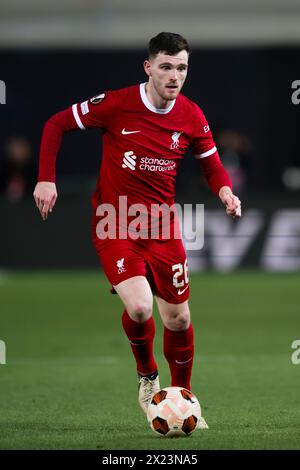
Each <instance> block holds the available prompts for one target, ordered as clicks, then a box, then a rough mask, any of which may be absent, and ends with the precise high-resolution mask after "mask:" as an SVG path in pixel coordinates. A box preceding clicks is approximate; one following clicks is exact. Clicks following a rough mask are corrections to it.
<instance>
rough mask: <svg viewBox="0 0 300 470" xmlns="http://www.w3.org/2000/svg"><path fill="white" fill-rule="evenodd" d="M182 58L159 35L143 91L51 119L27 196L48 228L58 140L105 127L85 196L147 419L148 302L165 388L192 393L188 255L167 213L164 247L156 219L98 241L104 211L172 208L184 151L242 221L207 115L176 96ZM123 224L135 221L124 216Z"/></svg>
mask: <svg viewBox="0 0 300 470" xmlns="http://www.w3.org/2000/svg"><path fill="white" fill-rule="evenodd" d="M189 54H190V48H189V45H188V43H187V41H186V39H184V38H183V37H182V36H180V35H179V34H174V33H160V34H158V35H157V36H156V37H154V38H152V39H151V40H150V42H149V57H148V59H147V60H145V62H144V70H145V73H146V75H147V77H148V81H147V82H146V83H141V84H137V85H133V86H130V87H128V88H124V89H120V90H114V91H105V92H102V93H100V94H99V95H97V96H94V97H93V98H91V99H88V100H86V101H84V102H82V103H77V104H73V106H70V107H69V108H67V109H66V110H64V111H61V112H59V113H57V114H54V115H53V116H52V117H51V118H50V119H49V120H48V121H47V122H46V124H45V127H44V130H43V135H42V141H41V150H40V161H39V176H38V183H37V185H36V188H35V190H34V199H35V202H36V205H37V207H38V209H39V211H40V213H41V216H42V218H43V219H44V220H46V219H47V217H48V214H49V213H50V212H52V210H53V207H54V205H55V202H56V199H57V191H56V186H55V162H56V155H57V152H58V150H59V147H60V143H61V139H62V136H63V134H64V133H65V132H68V131H71V130H74V129H80V130H82V131H84V130H86V129H89V128H93V127H98V128H101V129H102V131H103V132H102V138H103V157H102V163H101V169H100V174H99V178H98V182H97V187H96V191H95V193H94V195H93V198H92V204H93V208H94V222H93V242H94V245H95V249H96V252H97V254H98V257H99V260H100V263H101V265H102V267H103V270H104V272H105V274H106V276H107V278H108V280H109V282H110V283H111V285H112V290H113V292H116V293H117V294H118V295H119V296H120V298H121V300H122V302H123V304H124V307H125V310H124V312H123V315H122V324H123V328H124V330H125V333H126V335H127V337H128V339H129V342H130V346H131V348H132V352H133V355H134V358H135V361H136V365H137V373H138V378H139V403H140V405H141V407H142V409H143V410H144V411H145V412H147V407H148V404H149V402H150V400H151V397H152V396H153V394H154V393H156V392H157V391H158V390H159V389H160V384H159V377H158V371H157V364H156V362H155V358H154V354H153V340H154V335H155V324H154V320H153V317H152V304H153V295H154V296H155V298H156V302H157V306H158V310H159V314H160V316H161V319H162V321H163V324H164V355H165V357H166V360H167V361H168V364H169V368H170V374H171V385H173V386H180V387H185V388H187V389H190V388H191V383H190V381H191V372H192V365H193V357H194V331H193V326H192V323H191V316H190V310H189V305H188V298H189V279H188V272H187V261H186V253H185V249H184V246H183V243H182V240H181V238H178V237H175V236H174V230H173V229H174V226H175V219H176V217H175V216H174V213H173V212H172V213H171V216H170V219H169V225H170V227H169V228H171V230H170V233H171V235H170V237H169V238H168V239H163V237H162V236H161V228H162V225H163V222H162V220H161V219H159V217H158V218H157V217H156V218H155V215H154V218H153V220H156V222H157V221H158V222H157V223H158V232H159V233H158V236H157V233H156V235H155V236H154V237H152V238H151V237H148V238H147V237H145V230H144V233H143V234H142V235H141V237H140V238H137V237H135V236H133V237H131V236H130V234H129V230H128V232H126V233H127V236H124V233H125V232H124V224H125V222H126V220H125V218H124V214H123V215H121V217H120V218H118V217H117V218H116V220H117V226H116V227H115V230H114V229H113V230H112V231H111V232H112V233H110V235H112V236H109V237H107V238H105V237H103V236H102V232H103V230H102V231H101V230H100V229H101V221H103V220H104V216H105V213H104V212H105V210H104V209H105V208H107V207H108V205H110V206H112V207H113V208H114V209H115V211H116V214H117V215H120V212H121V209H120V198H122V197H123V199H124V198H126V203H127V205H128V207H129V208H130V207H136V206H133V205H134V204H139V206H138V207H139V208H142V209H141V212H143V208H144V209H145V210H144V215H145V214H146V213H147V210H149V211H150V212H149V213H151V210H152V205H153V204H154V205H155V204H156V205H157V204H158V205H162V204H167V206H168V207H171V206H172V205H173V204H174V195H175V177H176V173H177V169H178V166H179V163H180V160H181V159H182V158H183V156H184V154H185V152H186V151H187V149H188V148H191V149H192V151H193V154H194V156H195V158H196V159H197V160H198V162H199V164H200V167H201V169H202V171H203V173H204V176H205V178H206V180H207V182H208V185H209V187H210V188H211V190H212V192H213V193H214V194H215V195H216V196H218V197H219V198H220V200H221V201H222V203H223V204H224V205H225V208H226V213H227V214H229V215H230V216H232V217H234V218H238V217H240V216H241V204H240V201H239V199H238V198H237V197H236V196H235V195H234V194H233V193H232V185H231V181H230V178H229V176H228V174H227V172H226V170H225V169H224V167H223V165H222V163H221V161H220V158H219V155H218V152H217V149H216V146H215V143H214V140H213V137H212V133H211V131H210V129H209V125H208V123H207V121H206V119H205V116H204V114H203V112H202V111H201V109H200V108H199V106H198V105H197V104H195V103H194V102H192V101H191V100H189V99H188V98H186V97H185V96H183V95H182V94H181V93H180V91H181V89H182V86H183V84H184V82H185V79H186V76H187V71H188V61H189ZM104 205H105V206H104ZM129 215H130V214H129ZM131 215H132V214H131ZM156 215H157V214H156ZM128 220H130V221H132V220H133V219H132V217H130V216H129V217H128ZM102 228H103V226H102ZM125 228H126V227H125ZM100 232H101V233H100ZM154 232H155V231H154ZM151 233H152V232H151ZM146 234H149V230H147V229H146ZM125 235H126V234H125Z"/></svg>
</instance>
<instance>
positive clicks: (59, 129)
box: [33, 92, 115, 220]
mask: <svg viewBox="0 0 300 470" xmlns="http://www.w3.org/2000/svg"><path fill="white" fill-rule="evenodd" d="M114 100H115V98H114V93H113V92H107V93H102V94H101V95H97V96H96V97H94V98H91V99H90V100H86V101H84V102H82V103H77V104H73V106H70V107H69V108H67V109H66V110H64V111H60V112H59V113H56V114H54V115H53V116H51V117H50V119H48V121H47V122H46V124H45V126H44V129H43V134H42V140H41V146H40V158H39V174H38V182H37V184H36V186H35V189H34V192H33V197H34V200H35V203H36V205H37V207H38V209H39V211H40V214H41V216H42V218H43V220H46V219H47V217H48V215H49V212H52V210H53V208H54V205H55V203H56V200H57V190H56V184H55V179H56V171H55V169H56V157H57V153H58V151H59V149H60V146H61V142H62V138H63V135H64V133H65V132H70V131H73V130H76V129H80V130H85V129H89V128H92V127H99V128H106V127H107V126H108V125H109V120H110V118H111V117H112V116H113V111H114Z"/></svg>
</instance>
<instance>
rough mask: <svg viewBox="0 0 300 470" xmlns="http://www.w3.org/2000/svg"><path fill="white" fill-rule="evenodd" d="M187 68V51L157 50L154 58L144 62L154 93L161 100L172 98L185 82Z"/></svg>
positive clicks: (177, 93)
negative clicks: (175, 52)
mask: <svg viewBox="0 0 300 470" xmlns="http://www.w3.org/2000/svg"><path fill="white" fill-rule="evenodd" d="M187 69H188V53H187V51H180V52H178V54H176V55H168V54H164V53H163V52H159V53H158V54H157V55H156V56H155V57H154V58H152V59H150V60H149V61H146V62H145V70H146V73H147V74H148V75H149V77H150V80H151V81H152V85H153V87H154V89H155V91H156V93H157V94H158V95H159V96H160V98H162V99H163V100H168V101H169V100H174V99H175V98H176V97H177V96H178V95H179V93H180V90H181V88H182V87H183V84H184V82H185V79H186V76H187Z"/></svg>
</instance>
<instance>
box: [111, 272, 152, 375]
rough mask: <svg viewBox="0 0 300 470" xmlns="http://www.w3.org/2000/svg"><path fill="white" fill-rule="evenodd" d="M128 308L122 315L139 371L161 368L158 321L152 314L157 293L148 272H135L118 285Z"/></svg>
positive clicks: (146, 373)
mask: <svg viewBox="0 0 300 470" xmlns="http://www.w3.org/2000/svg"><path fill="white" fill-rule="evenodd" d="M114 289H115V290H116V292H117V293H118V295H119V297H120V299H121V300H122V302H123V304H124V306H125V310H124V312H123V315H122V324H123V328H124V331H125V333H126V335H127V337H128V339H129V342H130V345H131V348H132V352H133V355H134V357H135V360H136V365H137V372H138V374H139V375H151V374H153V373H155V372H156V371H157V364H156V362H155V359H154V356H153V340H154V335H155V324H154V320H153V316H152V306H153V296H152V292H151V288H150V286H149V283H148V281H147V279H146V277H144V276H134V277H132V278H130V279H126V280H125V281H122V282H120V283H119V284H117V285H114Z"/></svg>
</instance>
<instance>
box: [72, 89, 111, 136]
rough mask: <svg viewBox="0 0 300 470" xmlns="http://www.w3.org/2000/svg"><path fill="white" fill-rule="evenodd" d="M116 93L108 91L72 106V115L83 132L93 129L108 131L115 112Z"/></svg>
mask: <svg viewBox="0 0 300 470" xmlns="http://www.w3.org/2000/svg"><path fill="white" fill-rule="evenodd" d="M115 102H116V98H115V93H114V92H112V91H106V92H104V93H100V94H99V95H96V96H94V97H93V98H89V99H87V100H86V101H83V102H82V103H76V104H73V106H72V113H73V116H74V119H75V121H76V123H77V126H78V127H79V128H80V129H81V130H85V129H88V128H91V127H99V128H102V129H106V128H107V127H108V126H109V122H110V119H111V117H112V116H113V113H114V111H115Z"/></svg>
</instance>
